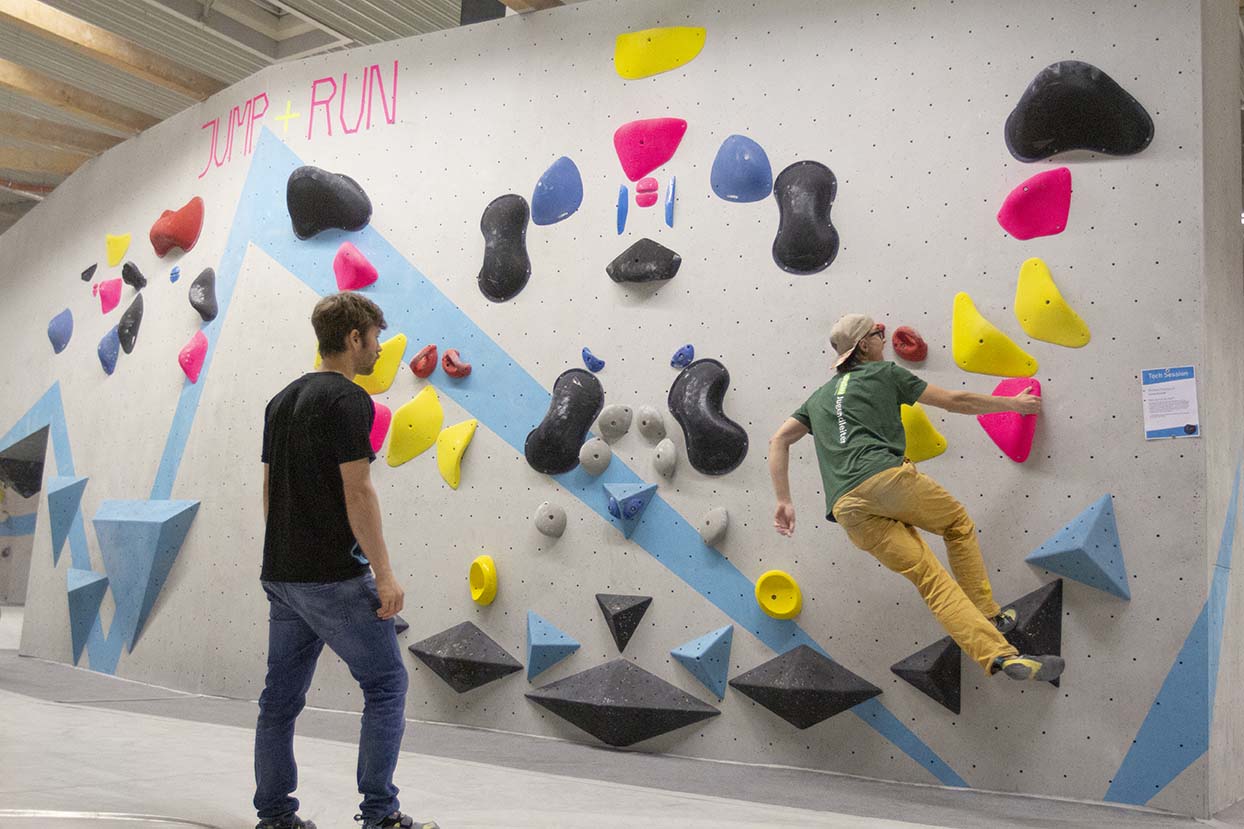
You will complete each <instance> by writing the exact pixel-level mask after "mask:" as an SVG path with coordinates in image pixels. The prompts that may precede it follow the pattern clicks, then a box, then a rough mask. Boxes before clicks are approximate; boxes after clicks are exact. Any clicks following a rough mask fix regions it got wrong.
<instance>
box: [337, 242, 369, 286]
mask: <svg viewBox="0 0 1244 829" xmlns="http://www.w3.org/2000/svg"><path fill="white" fill-rule="evenodd" d="M333 273H334V274H336V275H337V290H339V291H357V290H358V289H359V288H366V287H367V286H368V285H370V284H372V283H373V282H375V281H376V279H377V278H378V277H379V276H380V274H379V273H377V271H376V266H375V265H373V264H372V263H371V262H368V261H367V257H366V256H364V255H363V253H362V251H360V250H359V249H358V248H356V247H355V246H354V245H352V244H350V243H349V242H342V243H341V247H339V248H337V255H336V256H334V257H333Z"/></svg>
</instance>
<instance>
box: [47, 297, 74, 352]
mask: <svg viewBox="0 0 1244 829" xmlns="http://www.w3.org/2000/svg"><path fill="white" fill-rule="evenodd" d="M72 336H73V313H72V312H71V311H70V310H69V309H68V308H66V309H65V310H64V311H61V312H60V313H59V314H57V315H56V316H54V317H52V321H51V322H49V323H48V339H49V340H51V341H52V351H53V352H55V353H56V354H60V353H61V352H62V351H64V350H65V346H67V345H69V338H70V337H72Z"/></svg>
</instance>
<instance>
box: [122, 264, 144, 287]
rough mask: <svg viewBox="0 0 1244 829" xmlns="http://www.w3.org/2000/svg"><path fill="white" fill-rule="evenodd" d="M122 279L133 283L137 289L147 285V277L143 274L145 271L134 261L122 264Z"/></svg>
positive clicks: (127, 282)
mask: <svg viewBox="0 0 1244 829" xmlns="http://www.w3.org/2000/svg"><path fill="white" fill-rule="evenodd" d="M121 279H122V280H123V281H124V282H125V284H126V285H133V286H134V290H136V291H141V290H142V289H143V288H146V287H147V277H145V276H143V272H142V271H140V270H139V269H138V266H137V265H135V264H134V263H133V262H126V263H125V264H124V265H122V266H121Z"/></svg>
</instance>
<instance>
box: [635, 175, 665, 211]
mask: <svg viewBox="0 0 1244 829" xmlns="http://www.w3.org/2000/svg"><path fill="white" fill-rule="evenodd" d="M659 189H661V185H659V184H657V180H656V179H654V178H652V177H651V176H649V177H648V178H645V179H641V180H640V181H639V183H638V184H636V185H635V204H637V205H639V206H640V207H652V205H654V204H656V203H657V199H658V198H660V196H659V195H658V193H657V191H658V190H659Z"/></svg>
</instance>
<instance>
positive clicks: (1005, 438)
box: [976, 377, 1041, 463]
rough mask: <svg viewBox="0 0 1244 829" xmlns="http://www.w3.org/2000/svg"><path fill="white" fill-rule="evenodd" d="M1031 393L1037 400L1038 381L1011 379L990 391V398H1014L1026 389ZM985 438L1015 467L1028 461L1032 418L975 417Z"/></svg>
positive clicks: (1005, 414)
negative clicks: (983, 431) (1016, 464)
mask: <svg viewBox="0 0 1244 829" xmlns="http://www.w3.org/2000/svg"><path fill="white" fill-rule="evenodd" d="M1030 386H1031V387H1032V393H1033V394H1035V395H1036V396H1037V397H1040V396H1041V381H1040V380H1035V379H1033V378H1031V377H1012V378H1009V379H1006V380H1003V381H1002V382H1001V383H999V384H998V387H997V388H996V389H994V390H993V395H994V397H1014V396H1015V395H1017V394H1019V393H1020V392H1022V391H1024V390H1025V389H1027V388H1028V387H1030ZM976 419H977V420H979V421H980V424H981V427H982V428H983V429H984V430H985V434H987V435H989V437H990V438H992V439H993V442H994V443H996V444H998V448H999V449H1001V450H1002V451H1003V452H1004V453H1005V454H1006V456H1007V457H1008V458H1010V459H1011V460H1013V461H1015V462H1016V463H1023V462H1024V461H1026V460H1028V454H1029V453H1030V452H1031V451H1032V436H1033V434H1034V433H1035V432H1036V430H1037V416H1036V415H1035V414H1031V415H1022V414H1020V413H1019V412H997V413H995V414H984V415H977V416H976Z"/></svg>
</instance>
